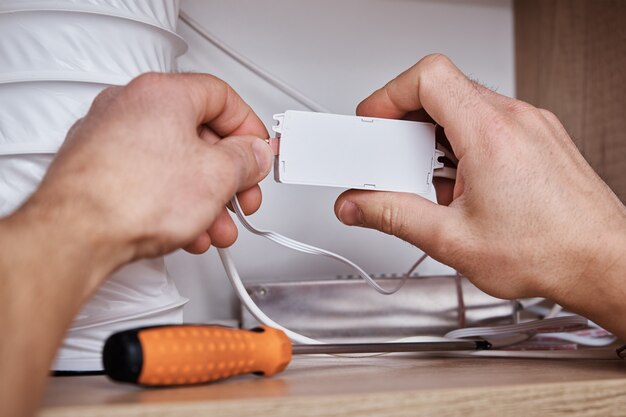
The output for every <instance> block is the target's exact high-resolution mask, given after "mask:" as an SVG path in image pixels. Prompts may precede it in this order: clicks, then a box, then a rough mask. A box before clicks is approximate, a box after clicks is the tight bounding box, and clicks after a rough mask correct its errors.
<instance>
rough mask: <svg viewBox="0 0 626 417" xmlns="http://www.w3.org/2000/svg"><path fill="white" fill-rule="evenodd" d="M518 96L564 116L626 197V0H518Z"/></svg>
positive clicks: (601, 171) (589, 155)
mask: <svg viewBox="0 0 626 417" xmlns="http://www.w3.org/2000/svg"><path fill="white" fill-rule="evenodd" d="M514 11H515V43H516V54H515V55H516V66H515V68H516V80H517V96H518V98H520V99H522V100H524V101H527V102H529V103H531V104H533V105H536V106H538V107H541V108H545V109H548V110H550V111H552V112H553V113H555V114H556V115H557V116H558V117H559V119H561V121H562V122H563V124H564V126H565V127H566V129H567V130H568V132H569V133H570V135H571V136H572V139H573V140H574V142H575V143H576V145H577V146H578V148H579V149H580V150H581V152H582V153H583V155H584V156H585V158H586V159H587V161H588V162H589V163H590V164H591V166H592V167H593V168H594V169H595V170H596V172H597V173H598V174H599V175H600V176H601V177H602V178H603V179H604V181H605V182H606V183H607V184H608V185H609V187H611V188H612V189H613V191H614V192H615V193H616V194H617V196H618V197H619V198H620V199H621V200H622V202H626V1H623V0H516V1H515V6H514Z"/></svg>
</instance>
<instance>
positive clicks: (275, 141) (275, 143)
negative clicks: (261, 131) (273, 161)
mask: <svg viewBox="0 0 626 417" xmlns="http://www.w3.org/2000/svg"><path fill="white" fill-rule="evenodd" d="M265 142H267V144H268V145H270V147H271V148H272V152H274V156H278V153H279V149H280V138H269V139H265Z"/></svg>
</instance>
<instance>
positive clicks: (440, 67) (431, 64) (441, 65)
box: [420, 53, 454, 72]
mask: <svg viewBox="0 0 626 417" xmlns="http://www.w3.org/2000/svg"><path fill="white" fill-rule="evenodd" d="M420 62H421V63H422V64H423V65H424V67H426V68H431V69H432V70H434V71H437V72H440V71H447V70H448V69H450V68H452V67H454V64H453V63H452V61H451V60H450V58H448V57H447V56H446V55H444V54H441V53H435V54H430V55H426V56H425V57H424V58H422V60H421V61H420Z"/></svg>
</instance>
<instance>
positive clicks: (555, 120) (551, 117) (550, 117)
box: [539, 109, 561, 126]
mask: <svg viewBox="0 0 626 417" xmlns="http://www.w3.org/2000/svg"><path fill="white" fill-rule="evenodd" d="M539 113H541V115H542V116H543V117H544V118H545V119H546V120H547V121H548V123H550V124H552V125H554V126H561V121H560V120H559V118H558V117H556V114H554V113H552V112H551V111H550V110H546V109H539Z"/></svg>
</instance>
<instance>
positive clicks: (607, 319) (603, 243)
mask: <svg viewBox="0 0 626 417" xmlns="http://www.w3.org/2000/svg"><path fill="white" fill-rule="evenodd" d="M587 256H588V262H587V267H586V268H585V269H584V271H583V273H582V274H580V276H578V277H577V278H576V279H574V280H570V281H568V282H566V283H565V284H564V286H566V288H561V289H560V290H559V291H558V292H557V293H556V295H555V296H554V297H553V298H552V299H553V300H554V301H556V302H557V303H559V304H561V305H562V306H563V307H565V308H567V309H568V310H570V311H574V312H577V313H579V314H582V315H583V316H585V317H587V318H589V319H590V320H592V321H594V322H595V323H597V324H599V325H600V326H602V327H604V328H606V329H607V330H609V331H611V332H612V333H614V334H615V335H616V336H618V337H619V338H621V339H622V340H626V320H625V319H624V317H626V303H624V300H626V218H625V219H624V221H623V222H622V223H621V225H618V226H617V227H614V228H611V229H608V230H603V231H602V239H601V240H600V241H599V243H598V245H596V247H595V250H589V253H588V254H587Z"/></svg>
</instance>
